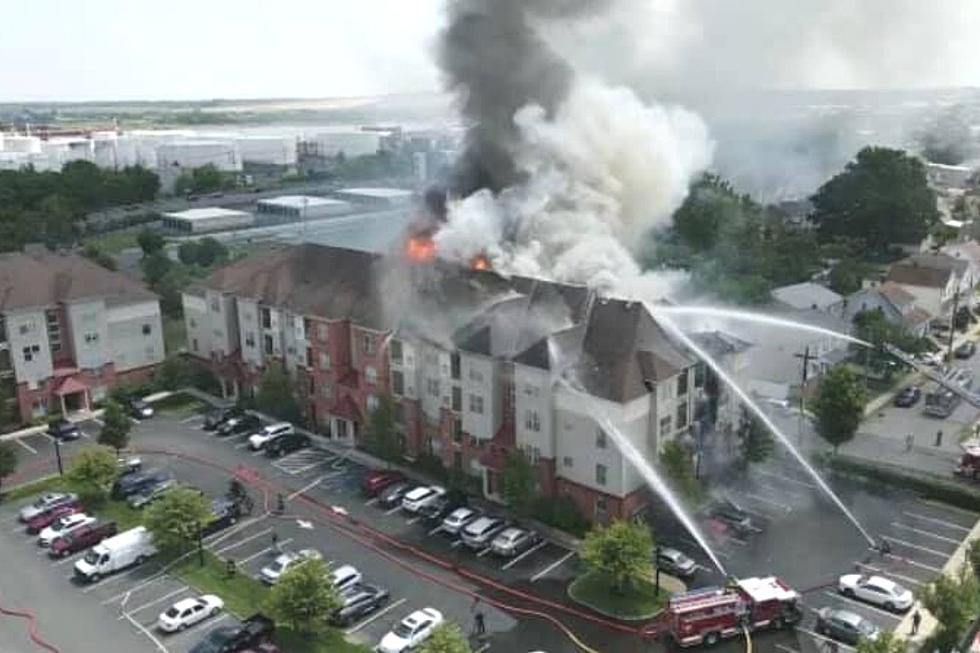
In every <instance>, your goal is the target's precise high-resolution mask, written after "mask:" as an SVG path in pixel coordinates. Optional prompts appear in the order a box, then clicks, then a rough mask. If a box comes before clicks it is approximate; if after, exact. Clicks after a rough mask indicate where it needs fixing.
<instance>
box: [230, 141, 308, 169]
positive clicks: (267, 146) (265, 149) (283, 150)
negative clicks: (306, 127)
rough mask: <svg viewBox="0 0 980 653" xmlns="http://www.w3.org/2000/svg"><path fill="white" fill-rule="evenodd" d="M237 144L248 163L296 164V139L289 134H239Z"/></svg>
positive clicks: (284, 165)
mask: <svg viewBox="0 0 980 653" xmlns="http://www.w3.org/2000/svg"><path fill="white" fill-rule="evenodd" d="M235 144H236V145H237V146H238V151H239V152H241V157H242V163H244V164H246V165H248V164H253V165H271V166H283V167H292V166H295V165H296V141H295V140H294V139H293V138H290V137H288V136H239V137H236V138H235Z"/></svg>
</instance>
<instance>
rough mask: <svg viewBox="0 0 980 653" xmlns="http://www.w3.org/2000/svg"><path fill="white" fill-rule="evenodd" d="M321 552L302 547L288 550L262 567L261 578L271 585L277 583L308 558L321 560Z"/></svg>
mask: <svg viewBox="0 0 980 653" xmlns="http://www.w3.org/2000/svg"><path fill="white" fill-rule="evenodd" d="M319 559H320V552H319V551H317V550H316V549H302V550H301V551H287V552H286V553H283V554H280V555H279V556H277V557H276V559H275V560H273V561H272V562H270V563H269V564H268V565H266V566H265V567H263V568H262V570H261V571H260V572H259V578H260V579H261V580H262V581H263V582H265V583H268V584H269V585H275V584H276V583H277V582H279V578H280V577H282V575H283V574H284V573H286V572H287V571H288V570H289V569H291V568H293V567H295V566H296V565H299V564H302V563H304V562H306V561H307V560H319Z"/></svg>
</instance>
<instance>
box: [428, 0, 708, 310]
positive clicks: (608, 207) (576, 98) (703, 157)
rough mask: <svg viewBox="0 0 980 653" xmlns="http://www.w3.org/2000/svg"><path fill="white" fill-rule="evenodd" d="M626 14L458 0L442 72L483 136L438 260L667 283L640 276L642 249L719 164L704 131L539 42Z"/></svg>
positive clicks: (692, 119)
mask: <svg viewBox="0 0 980 653" xmlns="http://www.w3.org/2000/svg"><path fill="white" fill-rule="evenodd" d="M616 4H617V2H615V1H614V0H593V1H589V0H577V1H567V0H566V1H565V2H562V1H561V0H533V1H530V2H529V1H527V0H457V1H455V2H451V4H450V7H449V26H448V27H447V29H446V30H445V32H444V34H443V39H442V48H441V56H440V63H441V65H442V68H443V71H444V73H445V74H446V77H447V81H448V85H449V87H450V88H451V89H452V90H453V91H455V92H456V93H457V95H458V97H459V100H460V108H461V110H462V112H463V114H464V116H465V117H466V118H468V119H469V120H470V121H471V122H472V127H471V128H470V130H469V132H468V135H467V138H466V142H465V147H464V151H463V153H462V155H461V157H460V159H459V162H458V164H457V168H456V172H455V175H454V177H453V180H452V184H451V193H450V195H451V199H450V201H449V205H448V209H449V210H448V222H447V224H446V225H445V226H443V227H442V228H441V229H440V231H439V232H438V233H437V235H436V242H437V245H438V248H439V251H440V253H441V255H443V256H447V257H450V258H457V259H459V260H463V261H466V260H470V259H471V258H472V257H473V256H475V255H477V254H479V253H485V254H486V255H487V256H488V257H489V258H490V260H491V262H492V264H493V266H494V268H495V269H497V270H499V271H501V272H504V273H508V272H509V273H517V274H524V275H532V276H542V277H548V278H553V279H556V280H560V281H571V282H582V283H588V284H590V285H593V286H597V287H600V288H604V289H614V288H615V289H617V290H619V291H624V290H625V287H626V286H629V287H631V288H633V289H636V288H638V287H639V286H649V285H652V284H658V285H659V284H661V283H662V281H663V278H659V279H656V280H655V279H652V278H651V279H644V278H643V275H641V273H640V270H639V267H638V265H637V263H636V261H635V259H634V258H633V255H632V252H631V250H632V249H633V248H634V247H639V245H640V243H639V240H640V238H641V236H643V235H644V234H645V233H647V232H648V231H649V230H650V229H651V228H652V227H655V226H657V225H658V224H660V223H662V221H664V220H665V219H666V218H668V217H669V216H670V214H671V213H672V211H673V210H674V209H675V208H676V207H677V206H678V205H679V204H680V203H681V202H682V201H683V199H684V197H685V195H686V193H687V188H688V185H689V183H690V180H691V178H692V177H693V176H694V175H695V174H697V173H698V172H700V171H701V170H703V169H704V168H705V167H706V166H707V165H708V163H709V162H710V159H711V151H712V146H711V143H710V141H709V138H708V134H707V129H706V127H705V125H704V123H703V122H702V121H701V120H700V119H699V118H698V117H697V116H696V115H694V114H693V113H690V112H688V111H685V110H683V109H680V108H668V107H663V106H659V105H645V104H644V103H643V102H641V101H640V100H639V98H638V97H637V96H636V95H635V94H634V93H633V92H632V91H631V90H630V89H628V88H626V87H611V86H608V85H606V84H604V83H603V82H602V81H601V80H600V79H599V78H598V77H586V76H582V75H579V74H577V73H576V71H575V70H574V68H573V67H572V66H571V65H570V64H569V63H568V61H567V60H566V59H564V58H562V57H559V56H558V55H557V54H556V52H555V50H554V49H552V47H551V46H549V45H548V44H547V42H546V41H545V40H544V39H543V38H542V37H541V36H540V33H539V32H540V30H541V29H546V28H549V27H550V28H555V27H556V26H560V25H566V24H570V23H573V22H577V21H588V20H590V19H591V18H594V17H597V16H598V17H601V16H603V15H604V13H605V12H608V11H610V10H612V9H613V8H614V6H615V5H616ZM675 278H676V277H675Z"/></svg>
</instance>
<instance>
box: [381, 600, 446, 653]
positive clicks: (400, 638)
mask: <svg viewBox="0 0 980 653" xmlns="http://www.w3.org/2000/svg"><path fill="white" fill-rule="evenodd" d="M442 621H443V617H442V613H441V612H439V611H438V610H436V609H435V608H422V609H421V610H416V611H415V612H413V613H412V614H410V615H408V616H407V617H405V618H404V619H402V620H401V621H400V622H399V623H398V625H397V626H395V627H394V628H392V629H391V631H390V632H389V633H388V634H387V635H385V636H384V637H382V638H381V643H380V644H378V648H377V650H378V652H379V653H402V651H407V650H408V649H412V648H415V647H416V646H418V645H419V644H421V643H422V642H424V641H425V640H426V639H427V638H428V637H429V635H431V634H432V631H433V630H435V629H436V627H437V626H439V625H440V624H441V623H442Z"/></svg>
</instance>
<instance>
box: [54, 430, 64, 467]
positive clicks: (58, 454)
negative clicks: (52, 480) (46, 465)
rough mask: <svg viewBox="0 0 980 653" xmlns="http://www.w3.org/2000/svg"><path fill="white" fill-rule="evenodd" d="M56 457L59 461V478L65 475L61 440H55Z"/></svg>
mask: <svg viewBox="0 0 980 653" xmlns="http://www.w3.org/2000/svg"><path fill="white" fill-rule="evenodd" d="M54 457H55V460H57V461H58V476H64V475H65V469H64V467H62V466H61V440H59V439H58V438H55V439H54Z"/></svg>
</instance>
